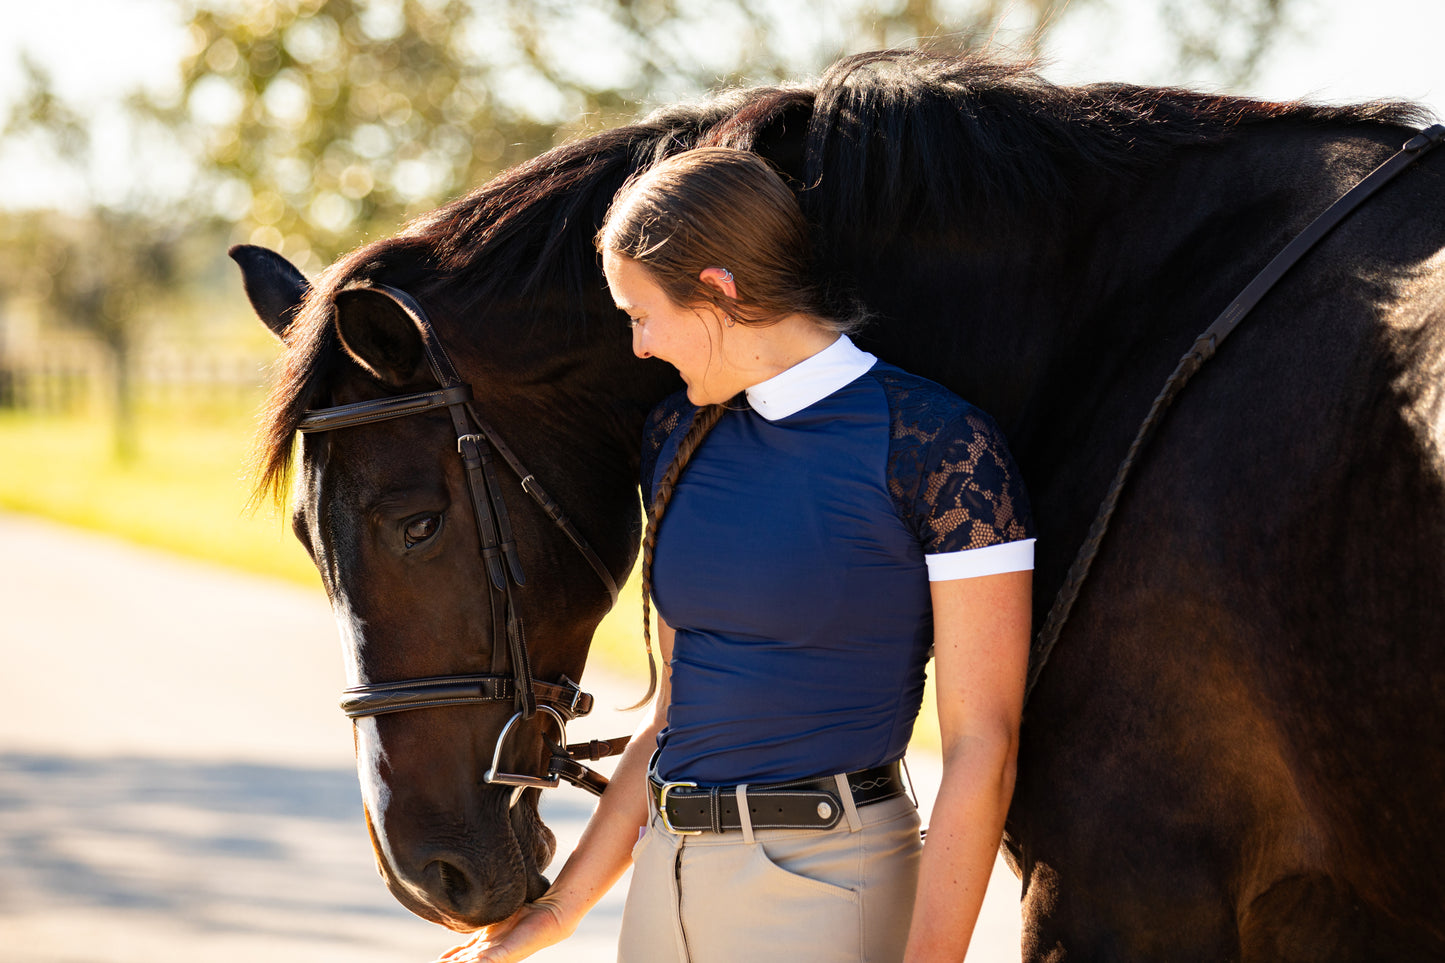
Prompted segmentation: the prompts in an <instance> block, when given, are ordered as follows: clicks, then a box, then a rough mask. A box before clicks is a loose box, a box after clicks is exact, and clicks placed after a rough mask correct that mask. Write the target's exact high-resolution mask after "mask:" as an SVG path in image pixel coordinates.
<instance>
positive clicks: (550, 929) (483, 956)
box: [434, 896, 572, 963]
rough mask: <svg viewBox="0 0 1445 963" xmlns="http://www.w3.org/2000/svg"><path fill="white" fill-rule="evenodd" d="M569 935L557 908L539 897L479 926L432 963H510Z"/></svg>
mask: <svg viewBox="0 0 1445 963" xmlns="http://www.w3.org/2000/svg"><path fill="white" fill-rule="evenodd" d="M570 935H572V931H571V930H570V929H568V928H567V927H566V926H565V925H563V923H562V912H561V909H560V908H559V907H558V906H557V905H556V904H555V903H554V902H552V900H551V899H550V898H549V897H547V896H543V897H542V898H541V899H539V900H537V901H536V902H535V903H526V904H524V905H523V906H522V908H521V909H519V910H517V912H516V913H514V914H512V915H511V916H510V917H508V918H507V919H504V920H502V921H501V922H500V923H493V924H492V925H491V926H484V927H482V928H481V929H480V930H478V931H477V934H476V935H475V936H473V937H472V938H471V940H469V941H468V942H466V943H463V944H462V945H461V946H454V947H452V948H451V949H450V950H447V951H446V952H445V953H443V954H442V955H441V956H439V957H437V959H436V960H435V961H434V963H514V961H516V960H524V959H526V958H527V957H529V956H531V955H532V954H533V953H535V952H537V951H538V950H540V949H542V948H544V947H548V946H551V945H552V944H553V943H560V942H561V941H562V940H564V939H566V938H567V937H568V936H570Z"/></svg>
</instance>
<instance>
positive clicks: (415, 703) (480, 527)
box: [297, 284, 627, 805]
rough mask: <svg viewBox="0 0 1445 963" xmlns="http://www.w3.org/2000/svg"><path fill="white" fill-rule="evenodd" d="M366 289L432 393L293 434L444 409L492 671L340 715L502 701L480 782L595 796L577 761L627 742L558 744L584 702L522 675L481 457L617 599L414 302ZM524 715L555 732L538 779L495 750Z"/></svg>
mask: <svg viewBox="0 0 1445 963" xmlns="http://www.w3.org/2000/svg"><path fill="white" fill-rule="evenodd" d="M371 290H374V291H376V292H378V293H379V294H382V295H385V296H386V297H387V298H390V299H391V300H392V301H393V302H395V303H396V305H397V307H399V308H401V310H402V311H403V312H404V313H405V314H406V315H407V317H408V318H410V319H411V322H412V324H414V325H415V326H416V330H417V332H418V334H420V335H421V340H422V347H423V349H424V350H425V352H426V358H427V362H428V364H429V365H430V367H431V371H432V374H433V376H434V377H435V378H436V380H437V383H438V384H440V385H441V387H440V388H438V389H436V390H434V391H421V392H416V393H414V394H408V395H396V396H392V397H388V398H378V399H375V400H372V401H358V402H355V403H354V404H348V405H336V406H334V407H330V408H317V409H312V410H310V411H307V412H306V414H305V415H304V416H303V417H302V419H301V421H300V423H299V424H298V425H297V430H298V431H300V432H302V433H308V434H309V433H311V432H319V431H336V430H339V429H342V428H353V427H356V426H357V425H370V424H375V423H376V422H379V421H390V420H391V419H393V418H405V417H408V416H411V415H418V414H422V413H424V412H428V411H432V410H434V409H437V408H445V409H446V410H447V414H449V415H450V416H451V420H452V427H453V428H454V429H455V430H456V436H457V454H458V455H459V456H460V457H461V460H462V468H463V474H464V476H465V478H466V482H467V489H468V492H469V493H470V496H471V503H472V517H473V519H474V520H475V522H476V527H477V539H478V543H479V544H480V546H481V553H482V559H483V561H484V563H485V565H486V569H487V577H488V580H489V583H490V584H489V585H488V586H487V603H488V607H489V609H490V611H491V622H492V639H493V641H494V644H493V651H492V668H493V673H492V674H489V675H448V676H432V677H428V678H422V679H405V680H402V681H398V682H380V683H375V684H372V685H358V686H351V687H350V688H348V689H345V690H343V692H342V698H341V711H342V712H344V713H346V715H347V716H348V717H349V718H352V719H360V718H365V717H367V716H379V715H384V714H387V713H392V712H410V711H412V710H414V709H431V708H436V707H439V706H455V705H470V704H473V703H482V704H486V703H492V702H510V703H511V704H512V706H513V708H514V711H513V713H512V716H511V718H510V719H508V720H507V722H506V724H505V725H503V727H502V731H501V733H500V734H499V735H498V736H497V742H496V747H495V748H494V750H493V752H492V765H491V768H490V769H488V770H487V771H486V773H485V774H484V775H483V777H482V778H483V779H484V780H485V781H486V782H488V783H494V784H498V785H503V786H512V787H514V790H513V792H512V799H511V802H512V804H513V805H515V804H516V802H517V799H518V798H519V797H520V796H521V793H522V790H524V789H528V788H541V789H551V788H554V787H556V786H557V785H558V784H559V782H560V781H561V780H564V779H565V780H566V781H567V782H570V783H572V784H573V785H576V786H580V787H581V788H583V789H586V790H587V791H589V792H591V793H594V794H596V795H599V796H600V795H601V794H602V791H603V790H604V789H606V788H607V777H606V776H603V775H602V774H601V773H598V772H595V771H593V770H591V769H589V768H587V767H586V766H584V765H582V764H581V763H580V762H578V760H580V759H587V760H597V759H602V758H605V757H606V756H611V755H616V754H617V753H619V752H621V751H622V750H623V748H624V747H625V746H626V745H627V737H625V736H624V737H620V738H617V739H607V740H597V739H594V740H592V741H590V742H585V743H575V744H572V745H568V744H567V723H568V722H569V721H570V720H572V719H575V718H578V717H580V716H585V715H586V714H587V713H589V712H591V711H592V696H590V695H589V694H587V693H586V692H583V691H582V690H581V688H580V687H579V686H578V685H577V684H576V683H575V682H573V681H572V680H571V679H568V678H567V677H566V676H562V677H561V679H559V680H558V681H557V682H540V681H538V680H536V679H534V678H532V664H531V659H530V658H529V657H528V653H527V639H526V634H525V632H524V631H523V627H522V619H521V616H520V615H518V614H517V610H516V605H515V604H514V600H513V587H514V586H516V587H518V588H520V587H521V586H523V585H525V584H526V582H527V580H526V576H525V575H524V574H523V572H522V560H521V558H520V557H519V556H518V553H517V543H516V540H515V538H513V536H512V523H511V519H510V517H509V516H508V514H507V503H506V501H505V500H504V499H503V498H502V490H501V487H500V485H499V484H498V481H497V474H496V469H495V459H493V458H492V457H491V453H493V452H495V453H496V454H498V455H500V456H501V458H502V460H503V461H505V462H506V463H507V466H508V467H509V468H511V470H512V471H513V472H514V473H515V474H516V476H517V478H518V479H519V480H520V481H521V486H522V490H523V491H525V492H526V493H527V494H528V495H530V496H532V499H533V501H535V502H536V503H537V504H538V505H539V506H540V507H541V509H542V511H543V512H545V513H546V515H547V517H548V518H550V519H551V520H552V523H553V524H554V525H556V526H557V528H559V529H561V531H562V533H563V534H564V535H566V536H567V538H568V540H570V541H571V542H572V544H573V545H574V546H576V548H577V550H578V552H580V553H581V554H582V557H583V558H584V559H585V560H586V561H587V564H588V565H590V566H591V567H592V570H593V571H594V572H596V573H597V577H598V578H599V579H600V580H601V581H602V584H603V586H604V587H605V588H606V589H607V594H608V596H609V597H610V599H611V601H612V602H613V603H615V602H616V601H617V583H616V581H615V580H614V579H613V578H612V573H611V572H609V571H608V570H607V566H606V565H604V564H602V560H601V559H600V558H598V557H597V553H596V552H594V551H593V550H592V547H591V546H590V545H588V544H587V542H586V540H585V539H584V538H583V537H582V535H581V533H580V532H578V531H577V528H576V527H575V526H574V525H573V524H572V523H571V522H570V521H569V520H568V519H567V516H566V515H564V514H563V513H562V510H561V509H560V508H559V507H558V506H557V503H556V502H554V501H553V500H552V499H551V497H550V496H549V495H548V494H547V492H546V491H545V490H544V489H543V488H542V486H541V485H540V484H538V483H537V479H536V476H534V475H533V474H532V473H531V472H529V471H527V470H526V469H525V468H524V467H523V466H522V463H521V462H520V461H518V459H517V456H516V455H514V454H512V450H511V449H510V448H508V447H507V446H506V444H504V443H503V442H502V439H501V438H500V437H499V436H498V435H497V432H496V430H495V429H493V428H492V427H491V426H490V425H488V424H487V423H486V422H485V421H483V420H482V418H481V416H480V415H479V414H478V413H477V406H476V404H475V403H474V401H473V398H472V388H471V385H469V384H467V383H466V382H465V381H463V380H462V379H461V377H460V376H459V375H458V374H457V371H456V368H455V367H453V366H452V362H451V358H449V357H448V356H447V353H446V351H445V350H444V349H443V348H442V346H441V342H440V341H439V340H438V339H437V336H436V331H435V330H434V329H433V327H432V324H431V321H430V319H428V317H427V314H426V312H425V311H424V310H423V309H422V307H421V305H420V304H418V303H417V302H416V300H415V299H413V298H412V297H411V295H409V294H407V293H406V292H405V291H402V290H400V289H398V288H393V287H388V286H387V285H383V284H378V285H373V286H372V287H371ZM504 636H505V638H506V640H507V647H506V651H507V653H508V655H509V656H510V659H511V672H510V674H507V673H502V672H500V671H498V670H499V669H500V666H499V665H498V662H499V656H500V654H501V651H502V647H501V646H500V645H497V644H495V641H496V640H498V639H501V638H502V637H504ZM534 718H539V719H544V720H546V721H547V722H548V723H550V725H551V727H552V728H554V729H556V730H557V733H556V735H557V741H556V742H552V741H551V740H550V739H546V734H545V732H544V735H543V738H544V739H546V741H547V742H548V744H549V745H551V747H552V756H551V760H550V762H549V764H548V767H547V771H546V772H545V773H543V774H542V775H539V776H531V775H525V774H521V773H509V772H503V771H502V770H501V759H502V751H503V749H504V748H505V746H506V744H507V740H508V738H510V737H512V736H513V734H514V733H516V732H518V731H520V729H521V728H523V724H525V723H527V722H529V721H531V720H532V719H534Z"/></svg>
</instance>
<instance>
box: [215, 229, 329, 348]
mask: <svg viewBox="0 0 1445 963" xmlns="http://www.w3.org/2000/svg"><path fill="white" fill-rule="evenodd" d="M226 253H227V254H229V255H231V260H233V261H235V262H236V263H237V264H239V265H240V266H241V280H242V282H243V283H244V284H245V286H246V297H247V298H249V299H250V301H251V307H253V308H255V309H256V315H257V316H258V317H259V318H260V319H261V320H262V321H264V322H265V323H266V327H268V328H270V329H271V333H272V334H274V335H276V337H278V338H280V337H284V336H285V334H286V328H287V327H288V326H289V325H290V324H291V322H292V321H294V320H295V319H296V312H297V311H298V310H299V309H300V308H301V301H302V299H303V298H305V297H306V292H308V291H310V290H311V284H310V282H308V281H307V280H306V276H305V275H303V274H302V273H301V272H300V271H298V270H296V266H295V265H294V264H292V263H291V262H290V261H288V260H286V259H285V258H284V257H282V256H281V255H279V254H277V253H276V252H275V251H268V250H266V249H265V248H264V247H257V246H256V245H254V244H237V245H236V246H235V247H233V248H231V249H230V250H229V251H227V252H226Z"/></svg>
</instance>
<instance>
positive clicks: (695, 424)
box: [632, 405, 727, 708]
mask: <svg viewBox="0 0 1445 963" xmlns="http://www.w3.org/2000/svg"><path fill="white" fill-rule="evenodd" d="M725 411H727V405H705V406H703V407H701V408H699V409H698V410H697V411H696V412H695V413H694V414H693V416H692V423H691V424H690V425H688V426H687V433H686V434H684V435H683V436H682V440H681V441H680V442H678V443H677V454H675V455H674V456H673V458H672V461H671V462H670V463H669V464H668V466H667V471H665V472H663V473H662V480H661V481H659V482H658V483H657V497H656V498H654V499H653V502H652V507H651V509H649V511H648V513H647V535H646V537H645V538H643V540H642V644H643V646H644V647H645V648H646V650H647V695H645V696H643V697H642V701H640V702H638V703H637V705H636V706H633V707H632V708H637V707H638V706H643V705H646V704H647V702H648V700H650V699H651V698H652V697H653V695H655V694H656V693H657V664H656V662H655V661H654V660H653V658H652V553H653V552H654V551H655V550H656V548H657V530H658V527H659V526H660V525H661V524H662V516H663V513H664V512H666V511H667V506H668V503H669V502H671V501H672V493H673V490H674V489H675V488H676V487H677V480H678V478H680V477H682V473H683V470H684V469H685V468H687V463H688V462H690V461H691V460H692V456H693V453H694V452H696V451H697V449H698V447H699V446H700V445H701V444H702V442H703V439H704V438H706V437H707V434H708V432H710V431H712V429H713V426H714V425H716V424H717V423H718V419H720V418H721V417H722V416H723V412H725Z"/></svg>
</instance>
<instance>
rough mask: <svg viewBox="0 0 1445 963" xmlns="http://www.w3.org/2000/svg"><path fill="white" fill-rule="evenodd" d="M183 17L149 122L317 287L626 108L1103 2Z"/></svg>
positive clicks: (738, 1) (283, 10)
mask: <svg viewBox="0 0 1445 963" xmlns="http://www.w3.org/2000/svg"><path fill="white" fill-rule="evenodd" d="M186 2H187V3H188V7H187V9H188V10H189V29H190V33H191V41H192V49H191V53H190V54H189V56H188V57H187V58H186V61H185V63H184V64H183V65H182V78H181V79H182V84H181V92H180V95H179V97H178V99H177V100H176V101H175V102H174V103H172V104H170V105H165V106H160V107H157V108H156V109H157V111H158V112H159V113H160V114H161V115H162V116H164V117H165V118H166V119H167V120H168V121H169V122H170V123H171V124H172V126H173V127H175V128H176V129H177V130H182V131H188V132H190V135H191V136H192V137H194V139H195V140H194V145H193V146H194V149H195V151H196V153H197V154H198V155H199V156H200V157H201V158H202V163H203V166H204V167H205V168H206V169H207V170H209V171H211V172H213V173H214V174H215V175H216V178H217V179H216V184H215V187H214V190H212V191H211V195H212V207H213V209H214V210H215V212H216V213H218V214H220V215H221V216H222V217H224V218H227V219H229V220H231V221H232V222H235V223H237V224H238V225H239V231H240V234H241V237H242V238H244V239H248V240H251V241H253V242H256V243H260V244H264V245H266V246H268V247H272V248H275V249H278V250H282V251H284V253H286V254H287V255H288V256H290V257H292V258H293V259H294V260H296V261H297V262H298V263H299V264H300V265H301V266H302V267H303V268H305V269H308V270H315V269H316V268H319V267H320V266H321V264H322V263H323V262H324V261H326V260H329V259H330V258H331V257H332V256H333V255H335V254H336V253H338V252H339V251H341V250H343V249H345V248H349V247H350V246H352V245H353V244H354V243H355V241H356V239H357V238H358V237H360V236H364V235H366V234H368V233H377V232H385V231H390V230H393V229H394V228H395V226H396V225H397V224H398V223H399V222H400V221H401V220H403V219H404V218H405V217H406V216H408V215H410V214H415V213H419V212H421V211H424V210H427V209H429V208H431V207H434V206H436V205H437V204H438V203H440V202H442V201H443V200H446V199H448V198H450V197H454V196H456V195H458V194H460V193H461V192H463V191H465V190H466V189H468V188H470V187H473V186H475V185H477V184H480V183H481V182H482V181H483V180H485V179H486V178H487V177H488V176H489V175H491V174H493V173H495V172H496V171H497V170H500V169H501V168H503V167H505V166H508V165H510V164H513V163H516V162H518V161H521V160H524V159H526V158H528V157H531V156H534V155H535V154H537V153H539V152H541V151H542V150H545V149H546V148H548V147H551V146H552V145H553V144H554V143H555V142H557V141H558V140H560V139H565V138H566V137H569V136H573V135H575V134H577V133H579V132H581V131H584V130H586V129H589V128H593V127H595V126H597V125H601V124H611V123H616V122H618V121H621V120H624V119H626V118H627V117H628V116H629V115H630V114H631V112H632V109H633V105H635V104H637V103H638V102H644V103H645V102H654V103H656V102H661V101H666V100H671V99H677V98H681V97H690V96H696V95H697V94H698V93H699V92H700V91H702V90H705V89H707V88H709V87H714V86H717V85H719V84H728V83H736V82H741V81H744V80H747V81H753V82H766V81H774V80H783V79H787V78H790V77H797V76H800V75H804V74H808V73H812V72H815V71H817V70H819V69H821V68H822V67H824V66H826V64H827V63H828V62H829V61H831V60H832V59H834V58H835V57H837V56H838V55H840V54H841V53H844V52H847V51H850V50H860V49H867V48H870V47H881V46H893V45H902V44H910V43H923V44H926V45H930V46H934V47H944V48H953V49H959V48H964V47H969V46H975V45H977V44H980V43H982V42H985V41H988V40H991V39H997V40H1003V41H1005V42H1008V43H1009V44H1010V46H1012V47H1014V48H1015V49H1019V50H1020V51H1021V52H1023V53H1027V54H1032V53H1036V52H1037V51H1038V50H1039V47H1040V45H1041V43H1042V42H1043V38H1044V37H1045V36H1046V35H1047V33H1048V32H1049V31H1050V30H1052V29H1054V28H1056V27H1057V25H1058V24H1059V22H1060V21H1061V20H1062V19H1063V17H1064V16H1065V15H1066V14H1068V13H1071V12H1073V10H1074V9H1076V8H1080V7H1085V6H1089V5H1091V4H1094V5H1098V4H1100V3H1105V2H1107V0H882V2H877V0H792V2H788V3H781V2H776V0H186ZM1156 2H1157V3H1159V4H1162V6H1163V8H1165V10H1166V11H1172V10H1174V8H1175V7H1176V6H1180V5H1182V4H1183V0H1156ZM1285 2H1286V0H1198V2H1195V3H1192V4H1191V5H1190V11H1191V13H1190V16H1188V17H1179V16H1171V17H1169V19H1168V22H1169V23H1170V24H1177V25H1178V30H1179V32H1178V34H1177V38H1178V42H1179V45H1180V51H1181V54H1180V56H1181V58H1185V59H1188V60H1190V61H1191V62H1197V61H1199V60H1201V59H1203V60H1212V61H1216V62H1220V63H1223V64H1225V68H1226V69H1229V70H1233V71H1234V72H1235V73H1236V74H1237V73H1238V72H1239V71H1241V70H1247V69H1249V68H1251V67H1252V65H1253V63H1254V61H1255V60H1256V59H1257V58H1258V54H1259V52H1260V51H1262V50H1263V49H1264V47H1265V45H1266V44H1267V43H1268V40H1269V38H1270V37H1271V36H1273V34H1274V32H1275V31H1276V30H1277V29H1278V27H1279V26H1280V24H1281V23H1282V20H1283V18H1282V11H1283V8H1284V5H1285ZM1225 23H1227V24H1228V25H1229V27H1230V30H1228V31H1225V30H1222V29H1212V28H1219V27H1220V25H1221V24H1225ZM1240 35H1243V36H1246V37H1247V38H1248V39H1249V40H1250V43H1251V44H1252V45H1251V46H1248V47H1247V49H1245V50H1244V52H1243V53H1242V54H1240V53H1239V52H1238V43H1237V42H1235V41H1237V38H1238V36H1240ZM1240 57H1242V58H1243V59H1242V60H1240V59H1239V58H1240ZM1231 58H1234V60H1232V59H1231ZM1235 60H1238V63H1235ZM238 239H240V238H238Z"/></svg>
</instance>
